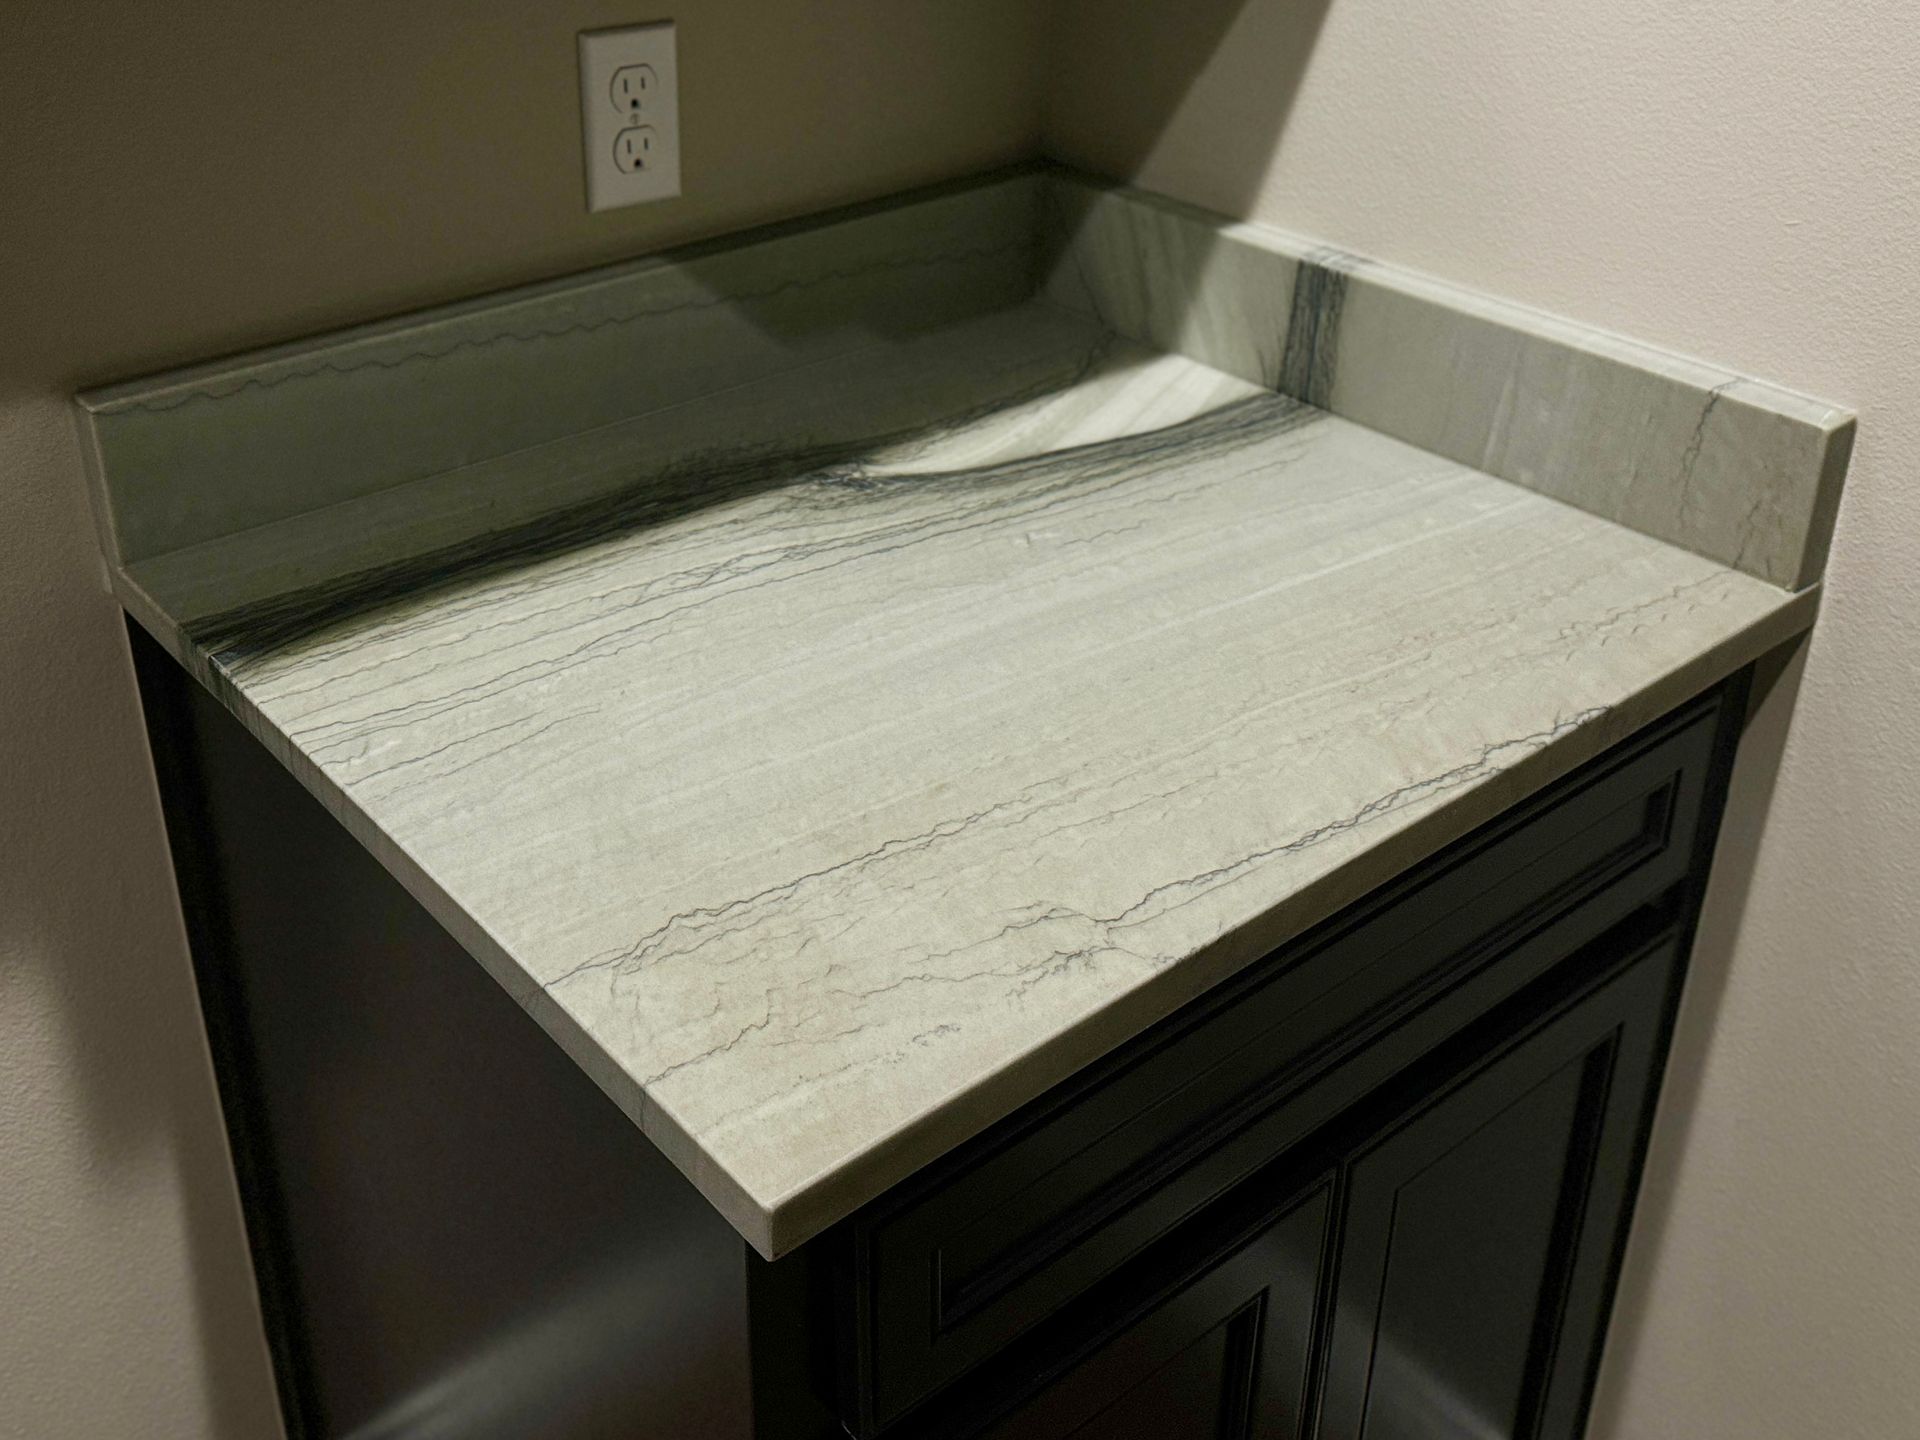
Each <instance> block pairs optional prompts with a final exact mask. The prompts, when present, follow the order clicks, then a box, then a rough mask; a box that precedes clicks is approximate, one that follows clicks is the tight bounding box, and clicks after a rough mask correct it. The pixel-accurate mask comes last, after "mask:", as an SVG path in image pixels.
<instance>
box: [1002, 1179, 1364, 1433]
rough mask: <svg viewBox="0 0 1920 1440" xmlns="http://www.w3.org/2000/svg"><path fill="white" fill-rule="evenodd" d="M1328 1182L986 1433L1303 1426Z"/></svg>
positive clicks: (1289, 1429)
mask: <svg viewBox="0 0 1920 1440" xmlns="http://www.w3.org/2000/svg"><path fill="white" fill-rule="evenodd" d="M1329 1188H1330V1187H1327V1186H1322V1187H1321V1188H1319V1189H1317V1190H1315V1191H1313V1192H1312V1193H1311V1194H1309V1195H1308V1196H1307V1197H1306V1198H1305V1199H1303V1200H1302V1201H1301V1202H1300V1203H1299V1204H1297V1205H1295V1206H1294V1207H1293V1208H1292V1209H1290V1210H1288V1211H1287V1212H1286V1213H1285V1214H1284V1215H1282V1216H1281V1217H1280V1218H1279V1219H1278V1220H1276V1221H1274V1222H1273V1223H1272V1224H1271V1225H1269V1226H1267V1227H1266V1228H1265V1229H1264V1230H1262V1231H1261V1232H1260V1233H1259V1234H1258V1235H1256V1236H1255V1237H1254V1238H1253V1239H1251V1240H1250V1241H1248V1242H1247V1243H1246V1244H1245V1245H1243V1246H1241V1247H1240V1248H1238V1249H1237V1250H1235V1251H1233V1252H1232V1253H1231V1254H1230V1255H1228V1256H1227V1257H1226V1258H1225V1259H1224V1260H1221V1261H1220V1262H1219V1263H1218V1264H1216V1265H1214V1266H1213V1267H1212V1268H1211V1269H1209V1270H1206V1271H1204V1272H1203V1273H1201V1274H1200V1275H1199V1276H1198V1277H1196V1278H1195V1279H1194V1280H1192V1281H1190V1282H1188V1283H1187V1284H1186V1285H1184V1286H1182V1287H1181V1288H1180V1289H1179V1290H1176V1291H1175V1292H1174V1293H1173V1294H1171V1295H1169V1296H1167V1297H1166V1298H1165V1299H1164V1300H1162V1301H1160V1302H1159V1303H1158V1304H1156V1305H1155V1306H1153V1308H1151V1309H1150V1310H1148V1311H1147V1312H1146V1313H1145V1314H1144V1315H1142V1316H1140V1317H1139V1318H1138V1319H1136V1320H1134V1321H1133V1322H1131V1323H1130V1324H1128V1325H1127V1326H1126V1327H1125V1328H1124V1329H1122V1330H1120V1331H1119V1333H1117V1334H1115V1335H1114V1336H1112V1337H1111V1338H1110V1339H1108V1340H1106V1341H1105V1342H1104V1343H1103V1344H1101V1345H1100V1346H1099V1347H1098V1348H1097V1349H1095V1350H1094V1351H1093V1352H1092V1353H1091V1354H1089V1355H1087V1356H1085V1357H1084V1358H1083V1359H1081V1360H1079V1361H1078V1362H1077V1363H1075V1364H1074V1365H1073V1366H1072V1367H1071V1368H1070V1369H1068V1370H1067V1371H1066V1372H1065V1373H1064V1374H1062V1375H1061V1376H1059V1377H1058V1378H1057V1379H1055V1380H1054V1381H1053V1382H1052V1383H1050V1384H1049V1385H1047V1386H1046V1387H1045V1388H1044V1389H1042V1390H1041V1391H1040V1392H1039V1393H1038V1394H1036V1395H1034V1396H1033V1397H1032V1398H1031V1399H1029V1400H1027V1401H1026V1402H1025V1403H1024V1404H1022V1405H1021V1406H1020V1408H1019V1409H1018V1410H1016V1411H1014V1412H1013V1413H1012V1414H1011V1415H1009V1416H1007V1417H1005V1418H1004V1419H1002V1420H1001V1421H1000V1422H999V1423H998V1424H996V1425H994V1426H992V1427H991V1428H989V1429H988V1430H986V1431H985V1432H984V1433H985V1434H986V1435H987V1436H990V1437H992V1440H1062V1437H1071V1440H1167V1437H1172V1436H1178V1437H1182V1440H1189V1437H1191V1440H1202V1437H1205V1440H1216V1437H1217V1440H1296V1437H1299V1436H1302V1435H1304V1434H1305V1424H1304V1411H1305V1407H1306V1390H1307V1370H1308V1364H1309V1360H1310V1356H1311V1351H1312V1345H1313V1329H1314V1315H1315V1296H1316V1293H1317V1291H1318V1288H1319V1285H1320V1280H1321V1273H1322V1270H1323V1268H1324V1267H1323V1263H1322V1262H1323V1257H1324V1253H1325V1250H1326V1237H1327V1224H1328V1219H1329V1212H1330V1208H1331V1207H1330V1204H1329Z"/></svg>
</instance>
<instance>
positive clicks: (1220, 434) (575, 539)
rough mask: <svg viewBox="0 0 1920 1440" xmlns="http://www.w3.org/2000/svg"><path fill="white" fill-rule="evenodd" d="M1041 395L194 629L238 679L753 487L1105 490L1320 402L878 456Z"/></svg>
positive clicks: (670, 473)
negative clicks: (340, 629) (1083, 441)
mask: <svg viewBox="0 0 1920 1440" xmlns="http://www.w3.org/2000/svg"><path fill="white" fill-rule="evenodd" d="M1101 353H1102V347H1096V348H1095V350H1093V351H1091V352H1089V353H1088V355H1087V356H1086V357H1085V359H1084V361H1083V363H1082V365H1081V366H1080V367H1079V370H1078V371H1077V372H1076V375H1075V376H1073V377H1069V378H1067V379H1066V380H1065V382H1064V383H1061V384H1058V385H1051V386H1048V387H1046V390H1044V391H1042V392H1039V393H1040V394H1044V393H1050V392H1052V391H1054V390H1066V389H1070V388H1072V386H1073V384H1074V383H1076V381H1077V378H1078V376H1079V375H1081V374H1084V373H1085V371H1086V370H1087V369H1089V368H1090V367H1091V366H1092V365H1093V364H1095V363H1096V362H1097V361H1098V359H1099V358H1100V354H1101ZM1035 398H1038V395H1037V394H1036V393H1035V392H1033V391H1031V390H1029V391H1024V392H1021V393H1018V394H1013V395H1006V396H1001V397H997V398H996V399H994V400H993V401H991V402H989V403H987V404H983V405H982V406H980V407H979V408H978V409H976V410H974V411H971V412H969V413H967V414H965V415H961V416H951V417H948V418H946V419H944V420H943V421H942V422H941V423H939V424H938V425H929V426H925V427H921V428H918V429H915V430H912V431H906V432H896V433H893V434H889V435H881V436H866V437H863V438H861V439H858V440H852V441H844V442H837V443H826V444H819V445H813V446H803V447H794V448H782V449H771V450H750V451H727V450H725V449H715V450H709V451H707V452H705V453H703V454H698V455H692V456H688V457H686V458H685V459H683V460H682V461H681V462H679V463H678V464H676V465H675V466H673V467H672V468H671V469H669V470H666V471H662V472H659V473H656V474H653V475H649V476H646V477H643V478H640V479H638V480H636V481H635V482H634V483H632V484H630V485H628V486H626V487H624V488H622V489H620V490H617V491H615V492H613V493H611V494H608V495H605V496H602V497H597V498H595V499H592V500H588V501H585V502H582V503H579V504H575V505H571V506H567V507H564V508H562V509H558V510H555V511H552V512H549V513H547V514H544V515H541V516H538V517H536V518H535V519H532V520H529V521H526V522H524V523H522V524H518V525H513V526H509V527H506V528H503V529H499V530H491V531H487V532H485V533H483V534H480V535H477V536H474V537H473V538H471V539H469V540H465V541H462V542H460V543H458V544H455V545H448V546H442V547H439V548H436V549H433V550H429V551H426V552H424V553H422V554H418V555H413V556H409V557H406V558H404V559H401V560H397V561H393V562H390V563H388V564H385V565H382V566H379V567H377V568H374V569H369V570H362V571H358V572H355V573H353V574H350V575H346V576H342V577H339V578H337V579H333V580H329V581H326V582H324V583H321V584H317V585H312V586H307V587H304V588H302V589H299V590H295V591H292V592H289V593H287V594H284V595H280V596H276V597H274V598H272V599H270V600H265V601H258V602H255V603H252V604H248V605H244V606H240V607H238V608H236V609H233V610H228V611H223V612H221V613H219V614H215V615H211V616H208V617H206V618H204V619H201V620H198V621H195V622H193V623H192V624H191V625H190V626H189V638H190V639H191V641H192V642H193V645H194V647H195V649H196V650H197V651H199V652H200V653H201V654H202V655H203V656H204V657H205V658H206V659H207V661H209V662H210V663H211V665H212V667H213V669H214V670H215V671H216V672H218V673H219V674H221V675H223V676H226V677H228V678H233V677H237V676H240V675H243V674H244V673H245V670H246V667H247V666H248V664H249V663H250V662H252V661H255V660H257V659H259V658H260V657H262V656H265V655H269V654H271V653H273V652H274V651H276V650H278V649H280V648H281V647H283V646H285V645H288V644H290V643H292V642H294V641H296V640H299V639H301V638H302V637H304V636H307V635H310V634H312V633H313V632H315V631H316V630H319V629H322V628H324V627H326V626H328V625H331V624H334V623H336V622H338V621H341V620H344V619H348V618H350V617H352V616H355V615H358V614H361V613H364V612H367V611H370V610H374V609H377V608H379V607H381V606H383V605H387V604H390V603H392V602H394V601H397V600H401V599H404V598H408V597H412V596H417V595H421V594H425V593H429V592H431V591H434V590H438V589H442V588H445V587H447V586H450V585H453V584H457V583H462V582H465V581H468V580H471V579H473V578H475V577H477V576H481V575H488V574H501V573H504V572H508V571H511V570H514V569H517V568H520V567H524V566H526V565H529V564H532V563H534V562H536V561H539V560H543V559H547V558H550V557H552V556H556V555H560V554H564V553H566V552H568V551H571V550H575V549H579V548H581V547H583V546H587V545H592V544H596V543H598V542H601V541H605V540H611V539H615V538H617V537H619V536H622V535H628V534H632V533H635V532H638V531H642V530H646V529H650V528H654V527H659V526H665V525H669V524H671V523H672V522H673V521H675V520H677V519H680V518H683V517H685V516H688V515H691V514H694V513H696V512H698V511H701V510H704V509H707V508H709V507H713V506H718V505H723V504H726V503H729V502H731V501H735V500H740V499H743V498H746V497H748V496H752V495H759V494H763V493H766V492H769V491H775V490H779V491H786V492H790V493H791V495H792V497H793V499H794V500H795V501H796V502H798V503H805V504H809V505H813V506H818V505H822V504H833V505H844V504H847V503H853V502H856V501H857V500H858V498H859V497H860V496H861V495H863V494H870V493H880V492H883V491H886V490H888V489H890V488H893V487H897V486H902V485H907V486H914V487H922V488H924V487H936V488H946V489H950V490H952V489H959V490H965V491H969V492H972V494H973V496H974V498H975V499H976V500H977V501H981V502H987V501H990V500H991V499H993V498H995V497H1001V498H1013V499H1015V500H1017V501H1018V502H1019V503H1021V504H1023V505H1032V504H1034V503H1036V502H1038V501H1043V500H1044V499H1045V498H1046V497H1048V496H1049V495H1052V494H1055V493H1057V492H1058V491H1060V490H1062V489H1076V490H1077V489H1097V488H1099V487H1101V486H1102V485H1106V484H1111V483H1114V482H1116V481H1118V480H1121V479H1125V478H1127V477H1129V476H1131V475H1133V474H1136V473H1137V472H1138V470H1139V469H1140V467H1143V466H1144V467H1149V468H1150V467H1153V466H1156V465H1166V466H1172V465H1174V464H1177V463H1178V461H1179V459H1180V457H1181V455H1182V454H1183V453H1184V454H1188V455H1191V454H1196V453H1199V452H1201V451H1204V450H1210V449H1214V448H1218V447H1228V448H1231V447H1232V446H1233V445H1235V444H1250V443H1256V442H1258V441H1260V440H1262V439H1270V438H1272V437H1273V436H1274V435H1277V434H1279V433H1282V432H1284V431H1285V430H1287V429H1291V428H1293V427H1295V426H1297V425H1300V424H1303V423H1306V422H1307V421H1310V420H1312V419H1313V418H1315V416H1316V414H1317V412H1314V411H1311V410H1307V409H1304V408H1302V407H1300V406H1297V405H1295V404H1293V403H1291V402H1288V401H1284V400H1282V399H1280V398H1279V397H1273V396H1268V397H1255V398H1252V399H1249V400H1245V401H1241V402H1239V403H1237V404H1235V405H1231V406H1227V407H1223V408H1222V409H1220V410H1216V411H1214V412H1212V413H1210V414H1208V415H1204V416H1202V417H1200V418H1198V419H1196V420H1192V421H1188V422H1185V423H1183V424H1180V425H1176V426H1172V427H1169V428H1167V429H1165V430H1158V431H1151V432H1148V433H1146V434H1142V435H1134V436H1128V437H1126V438H1124V439H1120V440H1110V441H1101V442H1098V443H1095V444H1093V445H1088V446H1082V447H1077V448H1075V449H1071V450H1064V451H1053V452H1049V453H1047V454H1043V455H1038V456H1033V457H1030V458H1027V459H1022V460H1015V461H1010V462H1007V463H1004V464H1000V465H994V466H988V467H983V468H979V469H969V470H959V471H952V472H935V473H926V472H912V473H905V474H888V473H884V472H881V473H876V472H874V471H873V470H872V469H870V468H869V467H868V466H867V464H866V463H865V461H866V459H867V457H870V456H871V455H873V454H874V453H875V452H876V451H878V450H882V449H894V448H898V447H904V446H908V445H911V444H915V443H924V442H929V441H932V440H935V439H937V438H938V437H939V436H940V435H941V434H942V433H945V432H948V431H951V430H955V429H959V428H962V427H964V426H965V425H967V424H970V423H973V422H975V421H978V420H980V419H982V418H985V417H986V416H989V415H991V414H993V413H995V412H997V411H1001V410H1006V409H1009V408H1011V407H1013V406H1015V405H1019V404H1022V403H1025V402H1027V401H1030V400H1032V399H1035ZM952 518H953V517H947V520H948V521H949V522H950V521H951V519H952ZM922 523H924V524H927V525H936V526H937V525H940V524H941V523H942V521H941V520H940V519H939V518H937V517H933V516H929V517H926V518H925V519H924V521H923V522H922ZM786 558H788V559H792V558H793V557H791V556H787V557H786Z"/></svg>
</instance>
